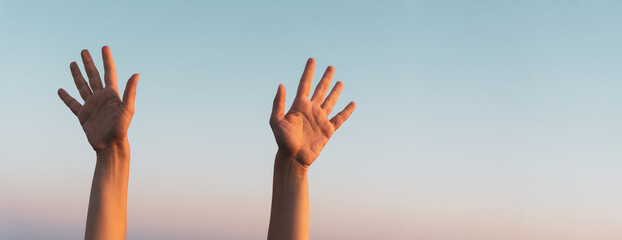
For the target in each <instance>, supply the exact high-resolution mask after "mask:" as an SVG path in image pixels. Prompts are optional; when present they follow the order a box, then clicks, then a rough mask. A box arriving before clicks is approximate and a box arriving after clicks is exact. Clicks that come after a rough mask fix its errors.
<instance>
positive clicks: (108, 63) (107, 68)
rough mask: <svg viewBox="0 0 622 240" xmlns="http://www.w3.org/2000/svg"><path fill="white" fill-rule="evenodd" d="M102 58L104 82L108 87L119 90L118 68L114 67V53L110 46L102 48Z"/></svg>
mask: <svg viewBox="0 0 622 240" xmlns="http://www.w3.org/2000/svg"><path fill="white" fill-rule="evenodd" d="M102 58H103V59H104V82H105V83H106V87H108V86H111V87H113V88H114V89H117V68H116V67H115V66H114V60H112V53H111V52H110V48H109V47H108V46H104V47H103V48H102ZM117 91H118V90H117Z"/></svg>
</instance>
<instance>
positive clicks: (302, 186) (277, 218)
mask: <svg viewBox="0 0 622 240" xmlns="http://www.w3.org/2000/svg"><path fill="white" fill-rule="evenodd" d="M308 238H309V190H308V184H307V167H306V166H303V165H302V164H300V163H299V162H298V161H296V160H295V159H294V158H291V157H288V156H285V155H284V154H281V153H280V152H279V153H277V156H276V159H275V161H274V179H273V186H272V210H271V212H270V226H269V229H268V239H269V240H275V239H287V240H300V239H308Z"/></svg>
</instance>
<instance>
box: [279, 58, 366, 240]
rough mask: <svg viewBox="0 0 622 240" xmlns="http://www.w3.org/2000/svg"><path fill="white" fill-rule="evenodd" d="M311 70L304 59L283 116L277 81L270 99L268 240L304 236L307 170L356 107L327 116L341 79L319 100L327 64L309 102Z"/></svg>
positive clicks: (326, 77) (292, 239)
mask: <svg viewBox="0 0 622 240" xmlns="http://www.w3.org/2000/svg"><path fill="white" fill-rule="evenodd" d="M314 69H315V61H314V60H313V59H312V58H310V59H309V60H308V61H307V65H306V67H305V70H304V73H303V74H302V77H301V79H300V84H299V85H298V92H297V93H296V98H295V99H294V103H293V104H292V107H291V108H290V109H289V111H288V112H287V114H284V112H285V87H284V86H283V85H282V84H280V85H279V88H278V90H277V93H276V97H275V98H274V103H273V107H272V114H271V116H270V126H271V127H272V132H273V133H274V137H275V138H276V142H277V145H278V147H279V148H278V151H277V154H276V158H275V161H274V179H273V189H272V210H271V213H270V226H269V229H268V239H269V240H275V239H287V240H299V239H308V238H309V191H308V182H307V170H308V168H309V166H311V164H312V163H313V162H314V161H315V159H317V157H318V156H319V154H320V152H321V151H322V149H323V148H324V146H325V145H326V143H327V142H328V140H329V139H330V137H331V136H332V135H333V133H334V132H335V131H336V130H337V129H338V128H339V127H340V126H341V124H343V122H345V121H346V120H347V119H348V117H349V116H350V114H351V113H352V111H354V108H355V106H356V104H355V103H354V102H350V103H349V104H348V105H347V106H346V107H345V108H344V109H343V110H342V111H341V112H339V113H338V114H337V115H335V116H334V117H333V118H331V119H329V118H328V115H329V114H330V113H331V112H332V110H333V107H334V106H335V103H336V102H337V99H338V98H339V94H340V93H341V90H342V88H343V83H341V82H337V83H336V84H335V86H334V87H333V89H332V90H331V91H330V93H329V94H328V96H327V97H326V98H325V96H326V93H327V91H328V88H329V86H330V82H331V80H332V78H333V74H334V72H335V69H334V68H333V67H332V66H329V67H328V68H327V69H326V72H324V76H323V77H322V79H321V80H320V82H319V83H318V85H317V86H316V88H315V91H314V93H313V96H312V97H311V99H310V100H309V94H310V92H311V82H312V79H313V72H314Z"/></svg>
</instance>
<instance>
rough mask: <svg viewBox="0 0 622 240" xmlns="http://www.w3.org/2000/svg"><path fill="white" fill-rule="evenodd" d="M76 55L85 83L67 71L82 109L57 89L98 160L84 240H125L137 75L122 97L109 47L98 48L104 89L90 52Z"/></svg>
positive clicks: (77, 71)
mask: <svg viewBox="0 0 622 240" xmlns="http://www.w3.org/2000/svg"><path fill="white" fill-rule="evenodd" d="M81 55H82V61H83V63H84V68H85V70H86V75H87V76H88V83H87V81H86V80H85V79H84V77H83V76H82V73H81V72H80V69H79V68H78V64H77V63H76V62H72V63H71V64H70V66H69V67H70V69H71V74H72V76H73V79H74V82H75V84H76V87H77V88H78V91H79V92H80V96H81V97H82V99H83V100H84V105H82V104H80V103H79V102H78V101H77V100H76V99H74V98H73V97H71V96H70V95H69V94H68V93H67V92H66V91H65V90H64V89H62V88H61V89H59V90H58V96H60V98H61V99H62V100H63V102H64V103H65V104H66V105H67V107H69V109H70V110H71V111H72V112H73V113H74V114H75V115H76V116H77V117H78V120H79V121H80V124H81V125H82V129H83V130H84V133H85V134H86V137H87V139H88V141H89V143H90V144H91V146H92V147H93V150H95V152H96V155H97V163H96V164H95V172H94V174H93V183H92V186H91V197H90V201H89V208H88V216H87V220H86V232H85V237H84V238H85V239H107V240H111V239H115V240H116V239H125V233H126V216H127V184H128V177H129V168H130V146H129V143H128V140H127V130H128V127H129V126H130V121H131V120H132V116H133V115H134V98H135V96H136V84H137V83H138V74H134V75H132V77H130V79H129V80H128V81H127V85H126V87H125V92H124V93H123V98H121V97H120V95H119V90H118V87H117V74H116V68H115V66H114V62H113V60H112V54H111V53H110V48H108V47H107V46H105V47H103V48H102V56H103V60H104V70H105V73H104V83H105V86H104V85H102V81H101V78H100V75H99V72H98V71H97V69H96V68H95V64H94V63H93V60H92V59H91V55H90V54H89V52H88V51H87V50H83V51H82V54H81Z"/></svg>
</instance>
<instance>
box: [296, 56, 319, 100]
mask: <svg viewBox="0 0 622 240" xmlns="http://www.w3.org/2000/svg"><path fill="white" fill-rule="evenodd" d="M314 70H315V60H313V58H309V60H307V65H306V66H305V70H304V72H303V73H302V77H301V78H300V83H299V84H298V92H297V93H296V98H299V97H300V98H307V99H308V98H309V93H310V92H311V81H312V80H313V71H314Z"/></svg>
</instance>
